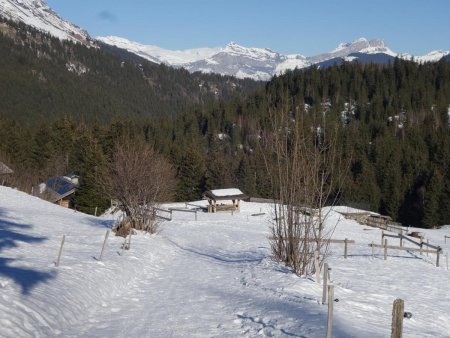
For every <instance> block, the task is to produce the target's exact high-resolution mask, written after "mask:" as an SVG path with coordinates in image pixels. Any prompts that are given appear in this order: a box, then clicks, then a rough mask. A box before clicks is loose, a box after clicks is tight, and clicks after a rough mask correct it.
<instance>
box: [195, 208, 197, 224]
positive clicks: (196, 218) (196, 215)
mask: <svg viewBox="0 0 450 338" xmlns="http://www.w3.org/2000/svg"><path fill="white" fill-rule="evenodd" d="M195 220H196V221H197V210H195Z"/></svg>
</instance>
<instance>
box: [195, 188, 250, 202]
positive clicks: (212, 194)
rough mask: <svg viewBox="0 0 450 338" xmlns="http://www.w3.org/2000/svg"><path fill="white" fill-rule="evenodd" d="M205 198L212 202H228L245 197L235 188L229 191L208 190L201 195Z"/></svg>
mask: <svg viewBox="0 0 450 338" xmlns="http://www.w3.org/2000/svg"><path fill="white" fill-rule="evenodd" d="M203 195H204V196H205V197H206V198H209V199H213V200H216V201H217V200H230V199H244V198H247V196H246V195H245V194H244V193H243V192H242V191H240V190H239V189H237V188H229V189H214V190H209V191H207V192H205V193H204V194H203Z"/></svg>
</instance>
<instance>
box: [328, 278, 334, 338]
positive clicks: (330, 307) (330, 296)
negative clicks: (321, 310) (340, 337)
mask: <svg viewBox="0 0 450 338" xmlns="http://www.w3.org/2000/svg"><path fill="white" fill-rule="evenodd" d="M333 305H334V286H333V285H329V286H328V318H327V338H331V337H332V336H333Z"/></svg>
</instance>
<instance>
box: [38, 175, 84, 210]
mask: <svg viewBox="0 0 450 338" xmlns="http://www.w3.org/2000/svg"><path fill="white" fill-rule="evenodd" d="M78 187H79V183H78V176H76V175H71V176H56V177H52V178H49V179H48V180H47V181H46V182H45V183H41V184H40V185H39V195H40V197H41V198H44V199H45V200H47V201H50V202H52V203H55V204H58V205H60V206H62V207H66V208H70V207H73V195H74V194H75V192H76V191H77V189H78Z"/></svg>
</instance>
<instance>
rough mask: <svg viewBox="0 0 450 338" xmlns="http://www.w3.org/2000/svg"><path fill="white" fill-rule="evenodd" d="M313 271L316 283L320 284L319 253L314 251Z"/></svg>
mask: <svg viewBox="0 0 450 338" xmlns="http://www.w3.org/2000/svg"><path fill="white" fill-rule="evenodd" d="M314 269H315V270H316V282H317V283H320V266H319V251H317V250H316V251H314Z"/></svg>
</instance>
